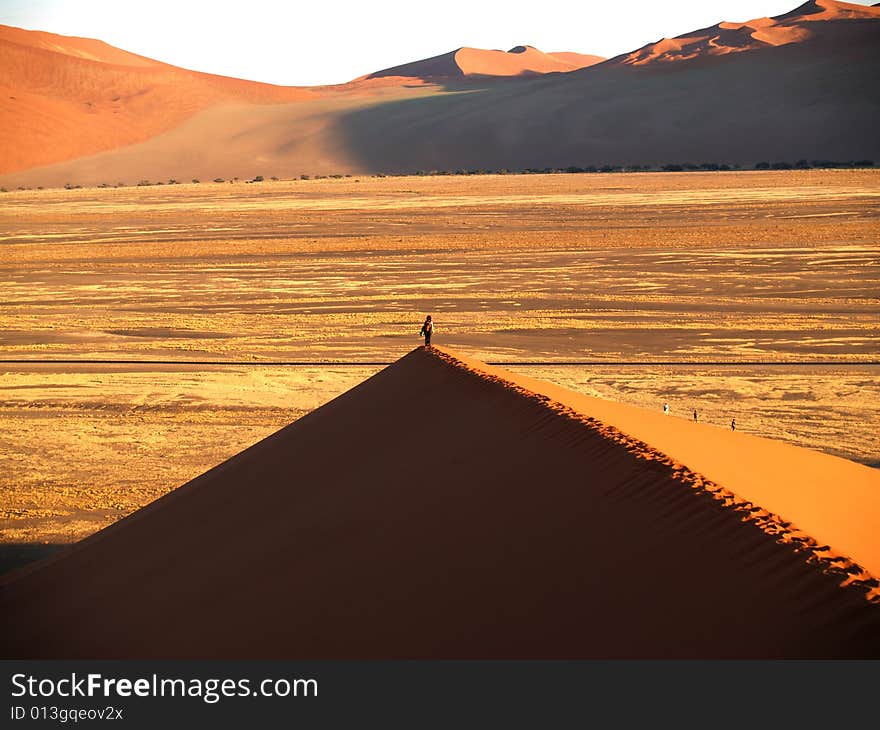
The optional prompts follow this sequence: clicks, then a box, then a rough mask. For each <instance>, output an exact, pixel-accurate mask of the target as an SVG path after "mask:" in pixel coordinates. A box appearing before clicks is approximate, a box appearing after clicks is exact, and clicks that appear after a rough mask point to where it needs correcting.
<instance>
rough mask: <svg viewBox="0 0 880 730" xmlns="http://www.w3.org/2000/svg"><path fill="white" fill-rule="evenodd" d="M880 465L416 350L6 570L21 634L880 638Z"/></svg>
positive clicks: (782, 641) (389, 652) (269, 641)
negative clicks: (156, 494) (98, 527)
mask: <svg viewBox="0 0 880 730" xmlns="http://www.w3.org/2000/svg"><path fill="white" fill-rule="evenodd" d="M673 421H674V423H673ZM356 422H357V423H361V424H363V426H364V427H363V428H357V429H353V428H351V424H352V423H356ZM655 437H659V438H660V439H662V441H663V452H662V453H661V451H660V450H658V449H657V447H656V445H654V444H652V445H650V446H649V445H648V444H649V443H650V442H647V441H646V440H645V439H646V438H650V439H652V440H655ZM682 456H684V457H686V458H687V459H688V461H687V462H685V463H687V466H685V465H684V463H683V462H682V461H681V458H682ZM691 459H696V460H697V461H699V462H700V465H699V469H700V472H701V473H697V472H696V471H693V470H692V469H693V468H694V466H693V464H691V463H690V460H691ZM742 464H748V468H747V469H746V470H742V469H741V465H742ZM688 467H690V468H688ZM704 470H706V471H709V472H710V473H711V474H712V476H708V477H707V476H706V474H705V472H704ZM710 480H712V481H710ZM832 486H833V499H832V500H831V501H830V502H829V500H828V495H829V494H830V493H831V492H829V488H830V487H832ZM878 487H880V476H878V474H877V472H876V471H875V470H872V469H870V468H868V467H865V466H862V465H859V464H854V463H852V462H848V461H846V460H843V459H838V458H836V457H833V456H828V455H825V454H819V453H817V452H812V451H808V450H805V449H800V448H797V447H793V446H788V445H785V444H779V443H777V442H773V441H769V440H767V439H762V438H758V437H755V436H749V435H746V434H739V433H731V432H730V431H727V430H724V429H720V428H717V427H714V426H710V425H703V424H692V423H688V422H686V421H684V420H678V419H670V418H667V417H665V416H663V415H660V414H656V413H649V412H647V411H642V410H640V409H637V408H633V407H631V406H625V405H621V404H615V403H611V402H605V401H600V400H597V399H594V398H588V397H585V396H578V395H577V394H574V393H571V392H568V391H565V390H563V389H561V388H558V387H555V386H551V385H549V384H547V383H541V382H540V381H533V380H530V379H528V378H523V377H521V376H516V375H513V374H511V373H508V372H505V371H503V370H500V369H497V368H490V367H487V366H485V365H483V364H482V363H479V362H476V361H469V360H466V359H463V358H460V357H458V356H455V355H454V354H452V353H449V352H445V351H439V350H434V351H433V352H432V353H429V352H427V351H425V350H424V349H422V348H419V349H417V350H414V351H412V352H411V353H410V354H408V355H407V356H405V357H403V358H402V359H400V360H399V361H398V362H397V363H395V364H394V365H392V366H390V367H388V368H386V369H385V370H383V371H381V372H380V373H378V374H377V375H375V376H374V377H372V378H370V379H369V380H367V381H365V382H363V383H361V384H360V385H358V386H356V387H355V388H353V389H352V390H350V391H348V392H347V393H345V394H343V395H341V396H340V397H338V398H336V399H335V400H333V401H331V402H330V403H328V404H327V405H325V406H323V407H321V408H319V409H317V410H315V411H313V412H312V413H310V414H309V415H307V416H305V417H303V418H301V419H300V420H298V421H296V422H295V423H293V424H291V425H290V426H288V427H286V428H284V429H282V430H281V431H278V432H277V433H275V434H274V435H272V436H270V437H269V438H267V439H265V440H263V441H261V442H260V443H258V444H256V445H254V446H252V447H251V448H249V449H247V450H246V451H243V452H241V453H240V454H238V455H237V456H234V457H233V458H231V459H229V460H228V461H226V462H224V463H223V464H220V465H219V466H217V467H215V468H214V469H212V470H210V471H208V472H206V473H205V474H203V475H202V476H200V477H198V478H196V479H194V480H193V481H191V482H189V483H188V484H186V485H184V486H182V487H180V488H179V489H177V490H175V491H174V492H172V493H171V494H169V495H167V496H166V497H163V498H161V499H159V500H157V501H155V502H153V503H152V504H151V505H149V506H148V507H145V508H143V509H141V510H139V511H138V512H136V513H134V514H133V515H132V516H131V517H129V518H127V519H124V520H122V521H120V522H118V523H116V524H115V525H113V526H111V527H109V528H107V529H105V530H103V531H101V532H99V533H97V534H96V535H94V536H92V537H90V538H87V539H86V540H84V541H82V542H80V543H78V544H76V545H75V546H73V547H71V548H68V549H66V550H63V551H61V552H60V553H58V554H57V555H55V556H52V557H50V558H48V560H47V561H46V562H43V563H42V564H34V565H32V566H29V567H26V568H24V569H23V570H22V571H21V572H19V573H17V574H16V573H12V574H8V575H7V576H5V577H4V578H3V580H2V581H0V612H2V613H3V615H4V617H5V620H6V622H7V623H8V624H9V625H10V626H15V631H13V632H4V634H3V636H2V638H0V654H2V655H3V656H4V657H7V658H11V657H19V658H38V657H47V658H91V659H95V658H113V657H118V658H152V657H155V658H165V659H168V658H213V657H222V658H225V659H231V658H260V659H267V658H389V657H390V658H406V657H408V658H587V657H595V658H609V657H619V658H627V657H629V658H634V657H642V658H660V657H666V658H671V657H680V658H686V657H702V658H720V657H730V658H733V657H751V658H758V657H766V658H772V657H775V658H799V657H808V658H820V657H829V658H830V657H851V658H857V657H862V658H878V657H880V605H878V604H877V602H876V600H873V601H872V600H871V598H870V597H871V596H872V595H873V596H874V597H875V598H876V594H877V588H876V585H877V584H876V581H875V580H873V579H872V578H871V576H870V574H868V573H866V572H863V571H862V570H861V569H860V568H859V567H858V566H857V565H856V564H855V563H853V562H851V561H849V560H847V559H846V558H843V557H841V555H842V554H846V555H848V556H849V557H851V558H853V559H855V560H857V562H858V563H859V564H860V565H861V566H862V567H868V568H870V567H872V566H873V567H874V568H876V566H878V565H880V562H878V559H880V550H878V548H880V538H878V535H877V533H876V531H875V530H872V529H871V528H872V526H873V525H874V524H876V520H877V518H878V516H880V514H878V513H880V496H878V495H880V490H878ZM768 509H770V510H776V513H775V514H774V513H772V512H770V511H768ZM788 520H790V521H791V523H793V524H791V523H790V522H788ZM825 540H827V541H828V544H821V543H820V542H818V541H825ZM96 568H99V569H96Z"/></svg>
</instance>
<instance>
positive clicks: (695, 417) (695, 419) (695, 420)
mask: <svg viewBox="0 0 880 730" xmlns="http://www.w3.org/2000/svg"><path fill="white" fill-rule="evenodd" d="M696 422H697V409H696V408H694V423H696Z"/></svg>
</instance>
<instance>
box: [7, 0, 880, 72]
mask: <svg viewBox="0 0 880 730" xmlns="http://www.w3.org/2000/svg"><path fill="white" fill-rule="evenodd" d="M800 4H802V3H800V2H798V0H717V1H715V2H699V0H682V1H680V2H667V3H663V4H659V3H656V2H652V1H651V0H631V2H630V3H628V5H627V8H626V10H622V9H621V8H620V6H612V5H606V4H604V3H603V4H598V3H583V2H577V3H575V2H558V3H553V4H550V5H547V6H545V7H546V12H544V13H542V14H541V15H536V14H535V12H534V4H533V3H526V2H504V3H502V2H500V1H498V0H491V1H490V2H484V3H480V4H478V5H477V4H474V3H470V2H464V1H463V0H449V1H448V2H447V3H446V4H445V5H444V13H443V14H442V15H440V14H437V13H436V12H432V11H431V10H429V9H423V8H422V7H421V6H413V5H412V4H411V3H405V2H403V1H402V0H385V1H384V2H382V3H381V4H373V5H371V6H364V5H360V4H358V5H353V6H351V7H345V8H344V9H340V8H339V6H338V5H333V6H331V5H329V4H316V5H312V6H309V7H305V8H303V7H290V6H288V5H287V4H283V3H282V4H279V3H275V2H271V0H252V1H251V2H249V3H248V4H247V5H246V6H245V5H243V4H242V3H240V2H214V3H208V2H191V3H186V4H183V3H179V2H171V0H155V2H153V3H151V4H150V6H149V10H148V11H147V10H144V9H142V8H140V7H134V6H131V5H129V4H127V3H125V4H124V3H118V2H114V1H113V0H79V1H78V2H65V1H64V0H0V24H3V25H12V26H16V27H20V28H26V29H28V30H41V31H48V32H51V33H58V34H62V35H73V36H82V37H88V38H97V39H99V40H102V41H105V42H106V43H109V44H111V45H113V46H116V47H118V48H122V49H124V50H126V51H130V52H133V53H137V54H140V55H143V56H148V57H150V58H154V59H156V60H159V61H163V62H165V63H170V64H173V65H176V66H181V67H183V68H187V69H192V70H195V71H204V72H208V73H214V74H220V75H223V76H232V77H236V78H243V79H250V80H254V81H262V82H266V83H272V84H279V85H285V86H316V85H322V84H336V83H345V82H346V81H350V80H352V79H353V78H356V77H358V76H362V75H364V74H368V73H371V72H374V71H378V70H380V69H383V68H388V67H391V66H395V65H398V64H401V63H406V62H409V61H414V60H418V59H420V58H427V57H430V56H434V55H438V54H441V53H446V52H448V51H451V50H453V49H455V48H458V47H461V46H473V47H477V48H497V49H500V50H508V49H510V48H512V47H514V46H517V45H532V46H535V47H537V48H539V49H541V50H542V51H548V52H559V51H574V52H577V53H585V54H595V55H600V56H605V57H612V56H615V55H618V54H620V53H625V52H628V51H632V50H635V49H636V48H640V47H641V46H644V45H645V44H647V43H651V42H654V41H657V40H659V39H660V38H661V37H674V36H677V35H680V34H682V33H686V32H688V31H691V30H696V29H698V28H704V27H707V26H710V25H713V24H715V23H717V22H719V21H722V20H727V21H732V22H743V21H746V20H751V19H753V18H756V17H763V16H773V15H779V14H781V13H785V12H788V11H790V10H793V9H794V8H795V7H798V6H799V5H800ZM854 4H858V5H864V6H869V5H871V4H873V3H872V2H871V0H862V1H860V2H854ZM340 18H344V20H342V21H340ZM462 18H465V19H466V20H462ZM208 19H209V20H208ZM208 23H210V27H209V28H208Z"/></svg>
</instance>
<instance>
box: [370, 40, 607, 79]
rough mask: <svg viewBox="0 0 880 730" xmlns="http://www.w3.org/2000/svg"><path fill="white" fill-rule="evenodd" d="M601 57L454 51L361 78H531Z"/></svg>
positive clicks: (519, 50)
mask: <svg viewBox="0 0 880 730" xmlns="http://www.w3.org/2000/svg"><path fill="white" fill-rule="evenodd" d="M603 60H604V59H603V58H602V57H601V56H589V55H584V54H581V53H567V52H560V53H544V52H542V51H539V50H538V49H537V48H535V47H533V46H515V47H514V48H511V49H510V50H509V51H507V52H506V53H505V52H504V51H487V50H483V49H482V48H466V47H465V48H458V49H456V50H454V51H450V52H449V53H444V54H441V55H439V56H434V57H432V58H426V59H423V60H421V61H413V62H412V63H405V64H402V65H400V66H394V67H392V68H386V69H383V70H382V71H376V72H375V73H372V74H369V75H368V76H365V77H364V78H367V79H375V78H383V77H387V76H393V77H400V78H419V79H434V78H462V77H468V76H480V77H486V76H529V75H532V76H535V75H540V74H547V73H554V72H565V71H575V70H577V69H580V68H586V67H588V66H592V65H594V64H596V63H599V62H601V61H603Z"/></svg>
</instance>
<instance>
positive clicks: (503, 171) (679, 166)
mask: <svg viewBox="0 0 880 730" xmlns="http://www.w3.org/2000/svg"><path fill="white" fill-rule="evenodd" d="M872 167H874V161H873V160H849V161H842V160H798V161H797V162H787V161H780V162H757V163H755V165H754V168H753V169H755V170H814V169H815V170H827V169H831V170H855V169H864V168H872ZM743 169H751V168H744V167H743V166H741V165H728V164H726V163H716V162H702V163H700V164H694V163H691V162H681V163H670V164H666V165H660V166H659V167H656V166H652V165H602V166H601V167H597V166H595V165H587V166H586V167H580V166H576V165H570V166H569V167H542V168H538V167H527V168H524V169H521V170H511V169H508V168H506V167H502V168H500V169H498V170H489V169H485V168H468V169H465V168H458V169H456V170H418V171H416V172H414V173H387V174H386V173H381V172H379V173H375V174H372V175H361V177H374V178H383V177H389V176H392V177H409V176H416V177H433V176H443V175H560V174H579V173H608V172H699V171H706V172H715V171H719V172H727V171H731V170H743ZM350 177H352V175H350V174H345V175H342V174H335V175H300V176H299V179H300V180H326V179H331V180H340V179H342V178H350ZM265 179H266V178H264V177H263V176H262V175H255V176H254V177H253V178H252V179H250V180H245V181H244V182H245V183H261V182H264V181H265ZM290 179H291V180H296V179H297V178H290ZM269 180H273V181H277V180H279V178H278V177H276V176H274V175H273V176H272V177H270V178H269ZM191 182H192V183H195V184H198V183H199V179H198V178H192V180H191ZM214 182H215V183H223V182H230V183H237V182H240V180H239V178H237V177H232V178H229V179H228V180H226V179H224V178H222V177H215V178H214ZM179 184H180V182H179V181H178V180H175V179H174V178H171V179H170V180H168V181H167V182H163V181H161V180H158V181H156V182H151V181H150V180H140V181H139V182H137V183H136V186H137V187H146V186H150V185H179ZM81 187H82V185H76V184H74V183H66V184H65V185H64V188H65V190H76V189H79V188H81ZM98 187H99V188H114V187H115V188H124V187H127V186H126V184H125V183H124V182H118V183H116V184H115V185H111V184H110V183H106V182H102V183H101V184H100V185H98ZM18 189H19V190H43V186H42V185H41V186H38V187H35V188H27V187H23V186H21V187H19V188H18ZM7 192H9V191H8V190H7V189H6V188H0V193H7Z"/></svg>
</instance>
